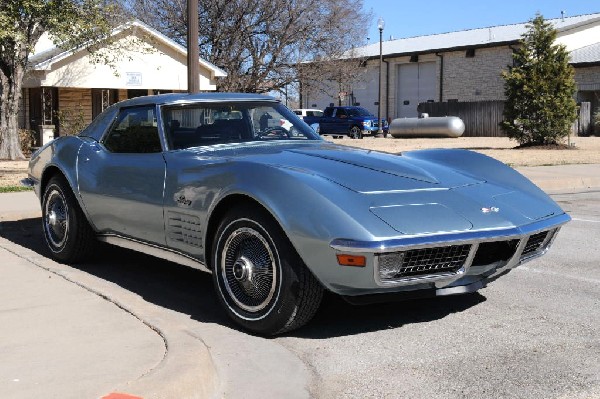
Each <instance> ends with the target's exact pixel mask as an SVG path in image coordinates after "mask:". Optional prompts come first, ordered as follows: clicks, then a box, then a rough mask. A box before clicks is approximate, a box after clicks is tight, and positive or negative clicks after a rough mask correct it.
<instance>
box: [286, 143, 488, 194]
mask: <svg viewBox="0 0 600 399" xmlns="http://www.w3.org/2000/svg"><path fill="white" fill-rule="evenodd" d="M284 152H285V156H284V159H285V161H284V162H283V160H282V163H281V166H288V167H298V168H303V169H308V170H310V171H311V172H312V173H314V174H317V175H320V176H322V177H325V178H327V179H329V180H331V181H333V182H336V183H338V184H340V185H342V186H344V187H347V188H349V189H351V190H353V191H357V192H361V193H377V192H389V191H414V190H431V189H448V188H453V187H461V186H468V185H473V184H478V183H481V182H482V181H480V180H476V179H473V178H472V177H468V176H465V175H463V174H460V173H458V172H454V171H452V170H449V169H448V168H444V167H441V166H438V165H436V164H434V163H431V162H426V161H421V160H414V159H408V158H404V157H402V156H401V155H393V154H384V153H380V152H375V151H368V150H362V149H356V148H349V147H336V148H335V149H333V148H327V147H326V146H324V147H316V148H314V147H307V148H295V149H288V150H286V151H284Z"/></svg>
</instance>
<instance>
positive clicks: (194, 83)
mask: <svg viewBox="0 0 600 399" xmlns="http://www.w3.org/2000/svg"><path fill="white" fill-rule="evenodd" d="M187 18H188V26H187V28H188V30H187V50H188V51H187V75H188V76H187V78H188V93H198V92H199V91H200V64H199V62H198V60H199V59H200V53H199V49H198V0H187Z"/></svg>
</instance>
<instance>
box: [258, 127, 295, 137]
mask: <svg viewBox="0 0 600 399" xmlns="http://www.w3.org/2000/svg"><path fill="white" fill-rule="evenodd" d="M258 137H260V138H269V139H277V138H290V133H289V132H288V131H287V130H286V129H285V128H284V127H283V126H274V127H269V128H266V129H265V130H263V131H262V132H259V133H258Z"/></svg>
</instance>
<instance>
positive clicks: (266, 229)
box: [212, 205, 323, 335]
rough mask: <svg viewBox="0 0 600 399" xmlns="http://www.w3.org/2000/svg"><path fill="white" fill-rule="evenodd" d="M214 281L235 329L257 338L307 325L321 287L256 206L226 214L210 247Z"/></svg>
mask: <svg viewBox="0 0 600 399" xmlns="http://www.w3.org/2000/svg"><path fill="white" fill-rule="evenodd" d="M212 259H213V282H214V284H215V289H216V292H217V295H218V297H219V301H220V303H221V305H223V307H224V308H225V311H226V312H227V314H228V315H229V317H231V318H232V319H233V320H234V321H235V322H236V323H237V324H239V325H241V326H242V327H244V328H245V329H247V330H250V331H252V332H255V333H258V334H264V335H274V334H280V333H284V332H286V331H290V330H293V329H296V328H298V327H301V326H302V325H304V324H306V323H307V322H308V321H309V320H310V319H311V318H312V317H313V316H314V314H315V312H316V311H317V309H318V307H319V304H320V302H321V297H322V295H323V288H322V287H321V285H320V284H319V282H318V281H317V280H316V279H315V278H314V276H313V275H312V274H311V273H310V271H309V270H308V269H307V268H306V266H305V265H304V263H303V262H302V260H301V259H300V257H299V256H298V254H297V252H296V250H295V249H294V247H293V246H292V245H291V243H290V242H289V240H288V239H287V237H286V236H285V234H284V232H283V230H282V229H281V228H280V227H279V225H278V224H277V223H276V222H275V221H274V220H273V218H272V217H271V216H270V215H269V214H268V213H267V212H266V211H264V210H263V209H261V208H260V207H258V206H253V205H244V206H239V207H237V208H234V209H232V210H231V211H229V212H228V213H227V214H226V215H225V217H224V218H223V220H222V221H221V223H220V225H219V228H218V229H217V234H216V236H215V241H214V244H213V257H212Z"/></svg>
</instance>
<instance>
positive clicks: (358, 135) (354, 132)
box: [349, 126, 363, 139]
mask: <svg viewBox="0 0 600 399" xmlns="http://www.w3.org/2000/svg"><path fill="white" fill-rule="evenodd" d="M349 136H350V137H351V138H353V139H362V138H363V136H362V130H361V128H359V127H358V126H352V127H351V128H350V134H349Z"/></svg>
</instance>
